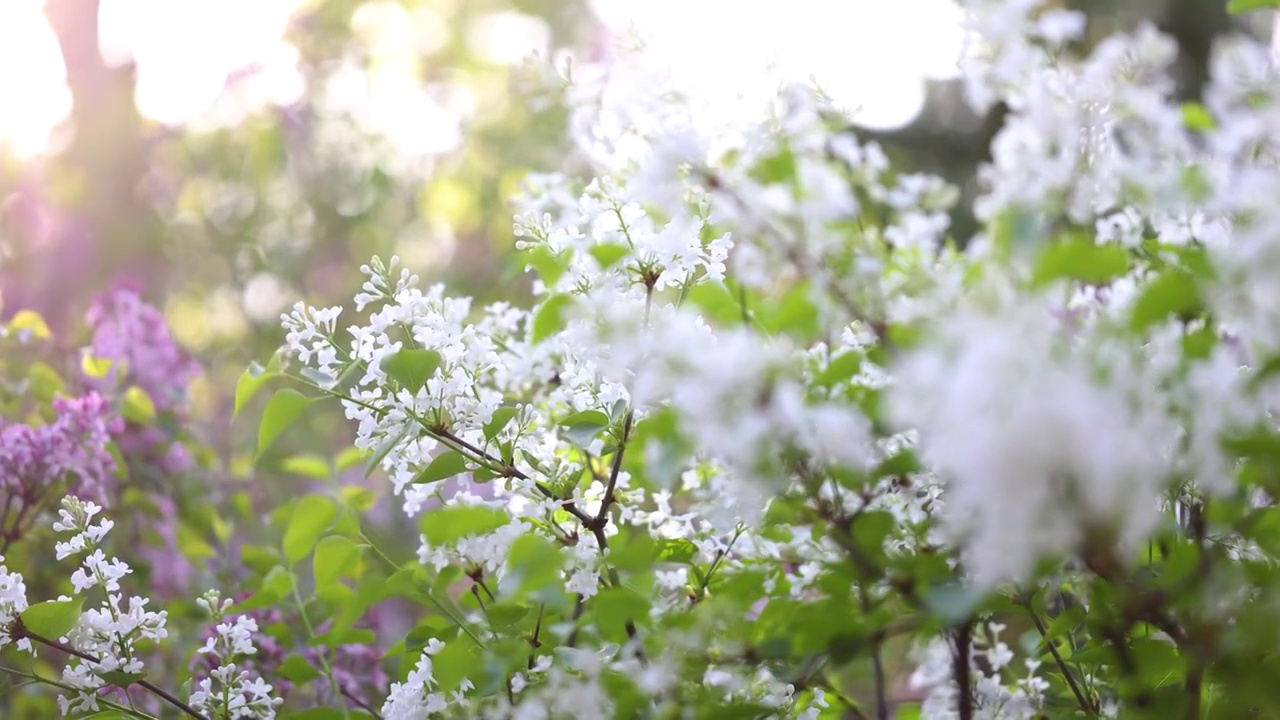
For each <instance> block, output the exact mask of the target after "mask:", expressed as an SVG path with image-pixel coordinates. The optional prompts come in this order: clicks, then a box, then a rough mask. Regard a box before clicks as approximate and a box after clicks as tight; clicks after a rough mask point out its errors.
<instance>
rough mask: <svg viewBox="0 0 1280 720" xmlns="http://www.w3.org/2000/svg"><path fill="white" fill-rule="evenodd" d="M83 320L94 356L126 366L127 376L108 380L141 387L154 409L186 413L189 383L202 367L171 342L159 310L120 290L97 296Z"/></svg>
mask: <svg viewBox="0 0 1280 720" xmlns="http://www.w3.org/2000/svg"><path fill="white" fill-rule="evenodd" d="M86 319H87V320H88V323H89V328H90V329H91V330H92V331H93V341H92V343H91V345H90V348H91V349H92V352H93V354H94V355H95V356H97V357H100V358H106V359H110V360H115V361H123V362H124V364H125V373H126V376H125V377H123V378H110V379H112V380H114V381H116V382H127V383H128V384H130V385H136V386H138V387H140V388H142V389H143V390H144V391H146V393H147V394H148V395H150V396H151V401H152V402H153V403H154V404H155V406H156V411H157V412H160V413H166V412H173V413H178V414H182V413H184V412H185V410H186V404H187V385H188V384H190V382H191V380H192V378H194V377H195V376H196V375H197V374H199V372H200V365H199V364H198V363H196V361H195V360H194V359H193V358H192V357H191V356H190V355H189V354H188V353H187V352H186V351H185V350H183V349H182V348H181V347H180V346H179V345H178V344H177V343H176V342H174V340H173V337H172V336H171V335H170V334H169V328H168V326H167V325H166V324H165V320H164V316H163V315H162V314H161V313H160V311H159V310H157V309H156V308H154V307H152V306H151V305H148V304H147V303H145V302H143V301H142V298H141V296H139V294H138V292H137V291H136V290H133V289H131V288H120V289H117V290H115V291H114V292H111V293H108V294H106V295H103V296H100V297H98V298H96V299H95V300H94V302H93V305H92V306H91V307H90V308H89V312H88V315H87V316H86Z"/></svg>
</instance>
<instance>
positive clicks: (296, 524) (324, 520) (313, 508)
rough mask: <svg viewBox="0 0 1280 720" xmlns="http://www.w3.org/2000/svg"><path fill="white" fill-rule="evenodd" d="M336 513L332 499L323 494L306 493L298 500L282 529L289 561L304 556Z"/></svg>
mask: <svg viewBox="0 0 1280 720" xmlns="http://www.w3.org/2000/svg"><path fill="white" fill-rule="evenodd" d="M337 514H338V508H337V506H336V505H335V504H334V502H333V500H331V499H329V498H327V497H325V496H323V495H307V496H305V497H303V498H302V499H301V500H299V501H298V504H297V505H295V506H294V507H293V515H291V516H290V517H289V526H288V527H287V528H285V531H284V543H283V547H284V554H285V557H287V558H288V559H289V562H291V563H296V562H298V561H299V560H301V559H302V558H304V557H306V556H307V553H309V552H311V548H313V547H314V546H315V544H316V540H318V539H320V535H321V534H322V533H324V531H325V530H327V529H328V528H329V524H330V523H332V522H333V519H334V518H335V517H336V516H337Z"/></svg>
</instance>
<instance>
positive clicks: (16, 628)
mask: <svg viewBox="0 0 1280 720" xmlns="http://www.w3.org/2000/svg"><path fill="white" fill-rule="evenodd" d="M9 636H10V637H12V638H13V639H14V640H21V639H23V638H26V639H28V640H33V641H35V642H38V643H40V644H41V645H45V646H48V647H51V648H53V649H55V650H58V651H61V652H64V653H66V654H68V655H74V656H76V657H78V658H80V659H81V660H85V661H87V662H91V663H95V664H100V663H101V662H102V661H101V660H100V659H98V658H96V657H94V656H92V655H90V654H89V653H87V652H83V651H81V650H77V649H76V648H73V647H71V646H70V645H64V644H63V643H60V642H58V641H57V640H50V639H49V638H47V637H44V636H42V635H37V634H36V633H33V632H31V631H30V630H28V629H27V627H26V626H25V625H23V624H22V619H21V618H19V619H17V620H14V621H13V624H12V625H10V626H9ZM135 684H137V685H140V686H141V687H143V688H145V689H146V690H148V691H150V692H151V693H152V694H153V695H155V696H156V697H158V698H160V699H161V700H164V701H165V702H167V703H169V704H170V705H172V706H174V707H176V708H178V709H179V710H181V711H182V712H184V713H186V714H187V715H188V716H190V717H193V718H198V719H199V720H209V718H207V717H205V716H204V715H202V714H200V713H199V712H196V710H195V709H194V708H192V707H191V706H190V705H188V704H186V703H184V702H182V701H181V700H179V699H178V698H176V697H174V696H173V695H170V694H169V693H168V692H167V691H166V690H164V689H162V688H160V687H157V686H156V685H155V683H152V682H151V681H150V680H147V679H145V678H144V679H142V680H139V681H137V683H135Z"/></svg>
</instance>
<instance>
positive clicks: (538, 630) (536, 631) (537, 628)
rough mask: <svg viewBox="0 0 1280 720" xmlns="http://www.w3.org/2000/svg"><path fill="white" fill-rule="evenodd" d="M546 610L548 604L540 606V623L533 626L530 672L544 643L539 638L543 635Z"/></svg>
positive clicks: (530, 641)
mask: <svg viewBox="0 0 1280 720" xmlns="http://www.w3.org/2000/svg"><path fill="white" fill-rule="evenodd" d="M546 609H547V605H546V603H543V604H541V605H539V606H538V622H537V624H536V625H534V626H533V637H531V638H529V647H530V648H531V649H530V650H529V664H528V665H527V666H526V668H527V669H529V670H532V669H533V665H534V660H535V659H536V658H537V656H538V648H540V647H542V641H541V640H539V639H538V636H539V635H541V634H542V613H543V611H545V610H546Z"/></svg>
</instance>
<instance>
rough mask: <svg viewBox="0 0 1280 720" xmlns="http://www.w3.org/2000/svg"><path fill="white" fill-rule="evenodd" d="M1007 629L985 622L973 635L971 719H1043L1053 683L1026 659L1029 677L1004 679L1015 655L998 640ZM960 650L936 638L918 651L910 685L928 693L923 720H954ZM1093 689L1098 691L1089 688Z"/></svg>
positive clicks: (970, 652)
mask: <svg viewBox="0 0 1280 720" xmlns="http://www.w3.org/2000/svg"><path fill="white" fill-rule="evenodd" d="M1004 629H1005V626H1004V625H1002V624H1000V623H996V622H991V623H986V624H985V625H982V626H980V627H979V628H978V631H977V632H975V633H974V634H973V636H972V642H971V644H970V646H969V648H968V655H969V665H970V667H971V668H972V672H973V675H974V682H973V695H974V698H973V699H974V706H975V707H974V712H973V715H972V717H974V718H981V719H982V720H1033V719H1034V718H1039V717H1043V716H1044V711H1043V704H1044V693H1045V691H1047V690H1048V689H1049V683H1048V681H1046V680H1045V679H1044V678H1042V677H1039V676H1038V675H1036V670H1038V669H1039V667H1040V661H1038V660H1033V659H1030V658H1028V659H1027V660H1025V661H1023V666H1024V667H1025V674H1024V675H1021V676H1018V677H1015V679H1014V680H1013V681H1012V682H1008V681H1006V680H1004V679H1003V678H1004V675H1005V673H1006V672H1008V670H1010V669H1012V668H1011V667H1010V663H1012V662H1013V660H1014V654H1013V651H1012V650H1011V649H1010V648H1009V646H1008V645H1006V644H1005V643H1004V642H1003V641H1002V640H1000V633H1001V632H1002V631H1003V630H1004ZM955 653H956V648H955V647H954V645H953V643H951V642H948V641H946V640H937V641H934V642H931V643H929V644H927V645H925V646H924V647H922V648H919V649H918V650H917V652H916V653H915V654H916V658H917V662H918V664H917V666H916V669H915V671H914V672H913V673H912V674H911V677H910V680H909V684H910V686H911V688H912V689H913V690H922V691H924V692H925V693H926V695H925V698H924V701H923V702H922V703H921V705H920V717H922V718H924V717H927V718H931V719H932V718H937V719H938V720H954V718H958V717H960V714H959V713H958V712H957V709H956V708H957V706H958V703H957V696H958V694H959V692H958V689H957V688H956V685H955V682H954V675H953V667H954V659H955ZM1090 690H1095V688H1090ZM1102 715H1103V717H1115V712H1114V709H1111V711H1110V712H1104V713H1102Z"/></svg>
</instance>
